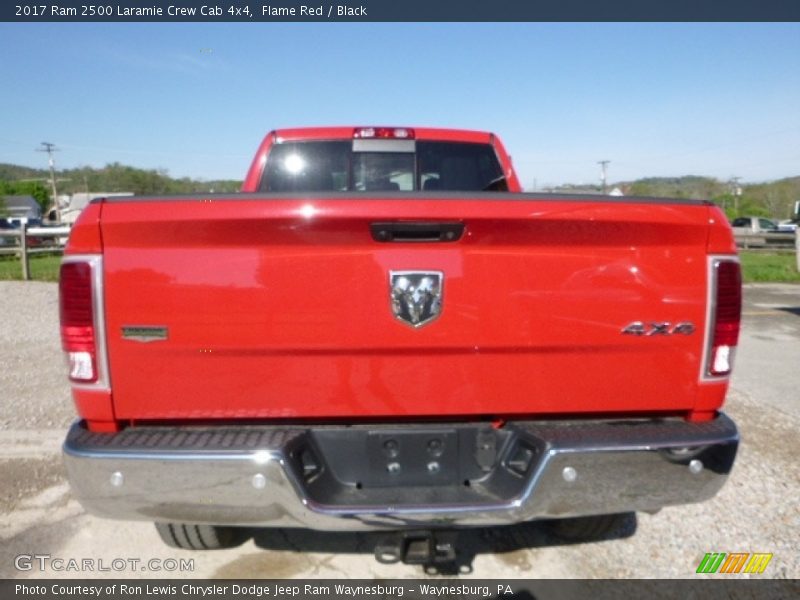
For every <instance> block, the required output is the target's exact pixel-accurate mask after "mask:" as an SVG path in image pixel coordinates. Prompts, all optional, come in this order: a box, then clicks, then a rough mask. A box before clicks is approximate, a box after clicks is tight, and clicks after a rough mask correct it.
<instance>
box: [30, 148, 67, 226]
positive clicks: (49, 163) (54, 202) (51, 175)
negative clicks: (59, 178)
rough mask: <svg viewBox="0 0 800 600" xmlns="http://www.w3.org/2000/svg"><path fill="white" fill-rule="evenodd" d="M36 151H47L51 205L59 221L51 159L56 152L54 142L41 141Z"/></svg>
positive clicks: (54, 170)
mask: <svg viewBox="0 0 800 600" xmlns="http://www.w3.org/2000/svg"><path fill="white" fill-rule="evenodd" d="M36 151H37V152H47V163H48V165H49V166H50V187H51V189H52V193H53V207H54V208H55V211H56V221H61V211H60V210H59V209H58V191H57V190H56V161H55V160H54V159H53V152H58V148H56V145H55V144H51V143H50V142H42V147H41V148H36Z"/></svg>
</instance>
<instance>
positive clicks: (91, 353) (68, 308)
mask: <svg viewBox="0 0 800 600" xmlns="http://www.w3.org/2000/svg"><path fill="white" fill-rule="evenodd" d="M58 288H59V297H60V313H61V346H62V348H63V349H64V352H66V353H67V360H68V362H69V378H70V379H71V380H72V381H78V382H82V383H92V382H95V381H97V344H96V338H95V330H94V306H93V302H92V296H93V292H92V266H91V265H90V264H89V263H86V262H68V263H64V264H62V265H61V275H60V277H59V283H58Z"/></svg>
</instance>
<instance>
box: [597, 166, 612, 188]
mask: <svg viewBox="0 0 800 600" xmlns="http://www.w3.org/2000/svg"><path fill="white" fill-rule="evenodd" d="M610 162H611V161H610V160H598V161H597V164H598V165H600V169H601V171H600V181H602V182H603V193H604V194H605V193H606V167H608V163H610Z"/></svg>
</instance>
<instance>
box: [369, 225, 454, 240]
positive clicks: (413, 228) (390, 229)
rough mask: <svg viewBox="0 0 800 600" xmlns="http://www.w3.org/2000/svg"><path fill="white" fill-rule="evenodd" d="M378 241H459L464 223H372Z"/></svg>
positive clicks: (374, 238) (374, 235) (374, 236)
mask: <svg viewBox="0 0 800 600" xmlns="http://www.w3.org/2000/svg"><path fill="white" fill-rule="evenodd" d="M369 228H370V231H371V232H372V239H373V240H375V241H376V242H457V241H458V240H459V239H461V236H462V235H463V233H464V224H463V223H414V222H408V221H401V222H389V223H371V224H370V226H369Z"/></svg>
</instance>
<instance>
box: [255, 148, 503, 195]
mask: <svg viewBox="0 0 800 600" xmlns="http://www.w3.org/2000/svg"><path fill="white" fill-rule="evenodd" d="M415 190H425V191H472V192H479V191H507V190H508V186H507V185H506V181H505V177H504V176H503V169H502V166H501V165H500V161H499V160H498V158H497V154H496V153H495V151H494V148H493V147H492V146H491V145H490V144H480V143H466V142H436V141H415V140H355V141H304V142H283V143H280V144H275V145H273V146H272V147H271V148H270V151H269V153H268V155H267V162H266V165H265V167H264V172H263V174H262V177H261V182H260V184H259V191H262V192H336V191H341V192H348V191H349V192H369V191H415Z"/></svg>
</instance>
